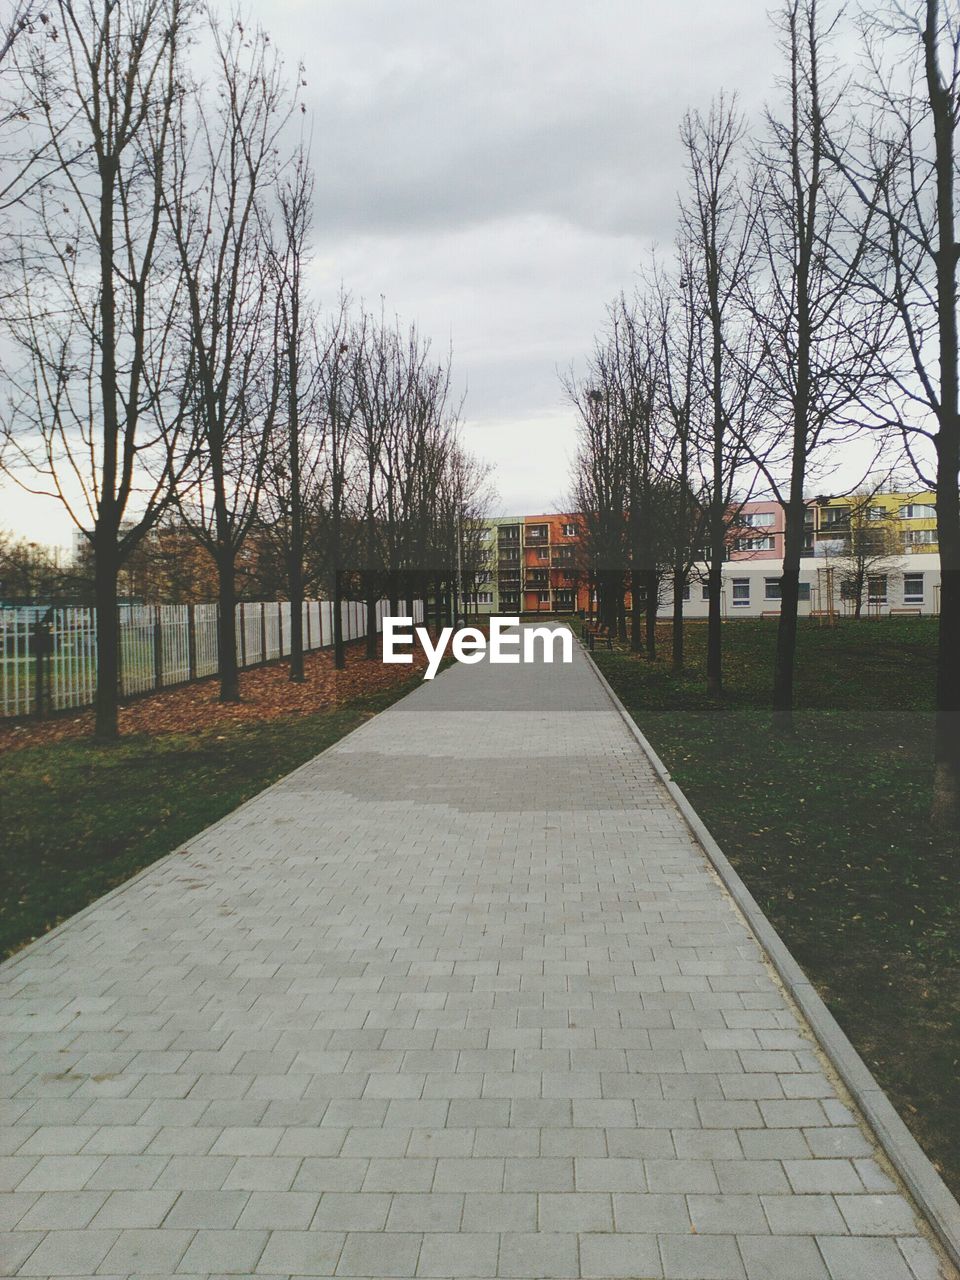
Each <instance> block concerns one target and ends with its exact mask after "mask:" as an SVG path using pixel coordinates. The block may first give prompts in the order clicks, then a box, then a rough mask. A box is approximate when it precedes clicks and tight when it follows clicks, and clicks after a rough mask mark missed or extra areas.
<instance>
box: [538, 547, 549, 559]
mask: <svg viewBox="0 0 960 1280" xmlns="http://www.w3.org/2000/svg"><path fill="white" fill-rule="evenodd" d="M548 555H549V552H548V551H547V548H546V547H537V559H538V560H546V558H547V556H548Z"/></svg>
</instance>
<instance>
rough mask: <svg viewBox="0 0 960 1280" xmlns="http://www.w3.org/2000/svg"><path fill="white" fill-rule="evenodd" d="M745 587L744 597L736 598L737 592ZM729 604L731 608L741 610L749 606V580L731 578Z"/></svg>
mask: <svg viewBox="0 0 960 1280" xmlns="http://www.w3.org/2000/svg"><path fill="white" fill-rule="evenodd" d="M743 587H746V589H747V594H746V597H743V596H741V597H739V598H738V596H737V590H738V589H742V588H743ZM730 604H731V606H732V607H734V608H737V609H742V608H745V607H747V608H748V607H749V605H750V579H749V578H731V579H730Z"/></svg>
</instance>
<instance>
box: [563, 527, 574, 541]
mask: <svg viewBox="0 0 960 1280" xmlns="http://www.w3.org/2000/svg"><path fill="white" fill-rule="evenodd" d="M563 536H564V537H565V538H575V537H576V536H577V526H576V525H575V524H565V525H564V526H563Z"/></svg>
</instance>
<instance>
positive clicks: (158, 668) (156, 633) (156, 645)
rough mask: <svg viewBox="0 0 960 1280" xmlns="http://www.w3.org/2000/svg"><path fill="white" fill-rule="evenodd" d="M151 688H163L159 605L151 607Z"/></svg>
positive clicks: (161, 634) (161, 632)
mask: <svg viewBox="0 0 960 1280" xmlns="http://www.w3.org/2000/svg"><path fill="white" fill-rule="evenodd" d="M153 687H154V688H155V689H162V688H163V631H162V630H161V624H160V606H159V605H154V607H153Z"/></svg>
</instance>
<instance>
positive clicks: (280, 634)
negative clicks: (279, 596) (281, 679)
mask: <svg viewBox="0 0 960 1280" xmlns="http://www.w3.org/2000/svg"><path fill="white" fill-rule="evenodd" d="M290 613H291V617H292V615H293V605H291V606H290ZM277 649H278V650H279V652H278V654H277V657H278V658H279V659H280V661H281V662H282V661H283V601H282V600H278V601H277Z"/></svg>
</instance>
